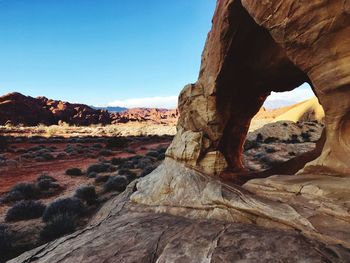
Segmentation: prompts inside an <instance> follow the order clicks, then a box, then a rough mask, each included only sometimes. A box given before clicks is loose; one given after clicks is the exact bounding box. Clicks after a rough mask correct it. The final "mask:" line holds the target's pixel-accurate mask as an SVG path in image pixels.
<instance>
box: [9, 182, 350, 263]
mask: <svg viewBox="0 0 350 263" xmlns="http://www.w3.org/2000/svg"><path fill="white" fill-rule="evenodd" d="M133 188H134V187H133V186H130V187H129V188H128V190H127V191H126V192H124V193H123V194H122V195H120V196H119V197H116V198H114V199H113V200H111V201H109V202H108V203H106V204H105V206H104V207H103V208H102V209H101V211H100V212H99V213H98V214H97V215H96V217H95V218H94V219H93V220H92V221H91V224H90V226H88V227H87V228H86V229H84V230H80V231H77V232H75V233H73V234H71V235H68V236H65V237H62V238H60V239H58V240H56V241H53V242H51V243H48V244H46V245H43V246H41V247H39V248H37V249H34V250H31V251H29V252H26V253H24V254H22V255H21V256H19V257H18V258H15V259H13V260H11V261H10V262H12V263H14V262H16V263H19V262H42V263H57V262H84V263H85V262H94V263H95V262H123V263H129V262H159V263H160V262H181V263H187V262H193V263H198V262H203V263H205V262H346V258H349V256H350V252H349V251H346V250H345V249H343V248H341V247H340V246H326V245H324V244H322V243H319V242H317V241H314V240H310V239H307V238H305V237H304V236H303V235H301V234H300V233H297V232H294V231H289V230H276V229H266V228H263V227H259V226H253V225H247V224H241V223H227V222H226V223H225V222H220V221H215V220H210V221H208V220H193V219H189V218H184V217H179V216H174V215H169V214H155V213H154V212H152V211H149V209H148V208H147V207H144V206H140V205H136V204H134V203H131V202H130V200H129V196H130V194H131V193H132V189H133Z"/></svg>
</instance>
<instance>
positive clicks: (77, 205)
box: [43, 197, 85, 222]
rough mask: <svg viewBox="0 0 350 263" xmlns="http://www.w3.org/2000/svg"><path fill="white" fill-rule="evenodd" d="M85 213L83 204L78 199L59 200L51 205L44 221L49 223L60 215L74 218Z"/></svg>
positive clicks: (45, 212) (45, 213) (47, 209)
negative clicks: (68, 215) (69, 215)
mask: <svg viewBox="0 0 350 263" xmlns="http://www.w3.org/2000/svg"><path fill="white" fill-rule="evenodd" d="M84 213H85V207H84V205H83V203H82V202H81V201H80V200H79V199H77V198H71V197H70V198H64V199H58V200H56V201H54V202H52V203H51V204H49V205H48V206H47V207H46V209H45V211H44V214H43V221H44V222H48V221H50V220H51V219H53V218H54V217H55V216H58V215H60V214H71V215H72V216H77V217H79V216H82V215H83V214H84Z"/></svg>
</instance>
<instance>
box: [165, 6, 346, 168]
mask: <svg viewBox="0 0 350 263" xmlns="http://www.w3.org/2000/svg"><path fill="white" fill-rule="evenodd" d="M349 6H350V4H349V1H340V0H339V1H337V0H336V1H306V2H305V1H304V2H298V3H295V1H284V0H283V1H281V0H280V1H278V0H276V1H272V0H270V1H263V2H261V1H253V0H251V1H250V0H244V1H242V2H241V1H238V0H220V1H218V3H217V8H216V11H215V14H214V18H213V26H212V30H211V32H210V33H209V35H208V39H207V42H206V46H205V49H204V51H203V54H202V65H201V70H200V75H199V79H198V81H197V82H196V83H195V84H191V85H188V86H186V87H185V88H184V89H183V91H182V92H181V94H180V96H179V111H180V120H179V122H178V133H177V135H176V137H175V139H174V142H173V144H172V145H171V147H170V148H169V151H168V152H167V155H168V157H171V158H173V159H175V160H177V161H180V162H182V163H185V164H187V165H189V166H191V167H194V168H195V169H198V170H201V171H203V172H205V173H207V174H212V175H215V174H220V173H221V172H222V171H224V170H229V171H237V170H238V171H239V170H240V169H242V168H243V165H242V157H241V156H242V149H243V143H244V140H245V137H246V134H247V131H248V127H249V124H250V121H251V119H252V117H253V116H254V115H255V114H256V113H257V112H258V110H259V109H260V107H261V105H262V104H263V102H264V100H265V99H266V97H267V96H268V95H269V94H270V92H271V91H287V90H292V89H294V88H296V87H298V86H299V85H300V84H301V83H303V82H309V83H310V84H311V85H312V87H313V89H314V90H315V93H316V95H317V97H318V98H319V100H320V103H321V104H322V106H323V107H324V110H325V114H326V117H325V122H326V127H327V128H326V129H327V140H326V143H325V145H324V148H323V151H322V154H321V156H320V157H319V158H318V159H316V160H315V161H313V162H312V163H310V164H308V165H307V168H306V169H305V171H308V172H311V171H312V170H317V171H318V170H319V169H320V167H321V169H324V170H325V169H327V170H328V171H329V172H331V171H333V172H341V173H350V162H348V159H349V157H350V148H349V147H350V138H349V137H350V131H349V129H350V128H349V127H350V124H349V116H348V115H349V114H350V113H349V110H350V96H349V95H350V45H349V44H348V43H349V36H350V11H349Z"/></svg>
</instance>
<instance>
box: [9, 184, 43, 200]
mask: <svg viewBox="0 0 350 263" xmlns="http://www.w3.org/2000/svg"><path fill="white" fill-rule="evenodd" d="M11 192H15V193H20V194H21V195H22V196H23V199H36V198H38V197H39V196H40V190H39V188H38V187H37V186H36V185H35V184H34V183H18V184H16V185H15V186H14V187H12V189H11V190H10V193H11Z"/></svg>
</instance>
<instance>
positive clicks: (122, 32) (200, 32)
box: [0, 0, 216, 107]
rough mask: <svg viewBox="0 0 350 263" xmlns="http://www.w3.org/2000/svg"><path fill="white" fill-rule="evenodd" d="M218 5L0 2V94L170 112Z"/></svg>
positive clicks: (187, 0) (157, 0) (184, 0)
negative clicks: (17, 93)
mask: <svg viewBox="0 0 350 263" xmlns="http://www.w3.org/2000/svg"><path fill="white" fill-rule="evenodd" d="M215 3H216V1H215V0H176V1H165V0H147V1H146V0H127V1H124V0H0V35H1V40H0V93H1V94H5V93H8V92H12V91H18V92H21V93H23V94H25V95H30V96H46V97H49V98H53V99H61V100H66V101H70V102H80V103H86V104H90V105H119V106H127V107H136V106H151V107H152V106H153V107H154V106H156V107H175V104H176V101H177V99H176V98H177V95H178V93H179V92H180V90H181V89H182V87H183V86H184V85H185V84H187V83H191V82H195V81H196V79H197V76H198V71H199V66H200V56H201V52H202V49H203V47H204V43H205V39H206V36H207V33H208V31H209V30H210V27H211V17H212V15H213V12H214V9H215Z"/></svg>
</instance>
